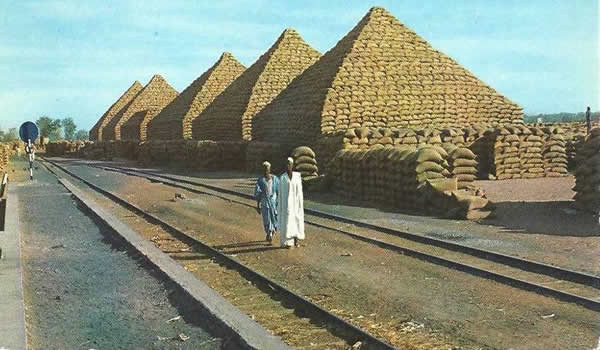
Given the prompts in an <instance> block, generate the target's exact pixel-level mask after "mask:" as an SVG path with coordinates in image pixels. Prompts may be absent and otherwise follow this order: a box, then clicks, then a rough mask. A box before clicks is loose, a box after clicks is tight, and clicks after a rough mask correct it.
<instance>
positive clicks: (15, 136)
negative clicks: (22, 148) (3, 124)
mask: <svg viewBox="0 0 600 350" xmlns="http://www.w3.org/2000/svg"><path fill="white" fill-rule="evenodd" d="M18 140H19V132H17V128H10V129H8V132H7V133H6V134H5V135H4V141H5V142H12V141H18Z"/></svg>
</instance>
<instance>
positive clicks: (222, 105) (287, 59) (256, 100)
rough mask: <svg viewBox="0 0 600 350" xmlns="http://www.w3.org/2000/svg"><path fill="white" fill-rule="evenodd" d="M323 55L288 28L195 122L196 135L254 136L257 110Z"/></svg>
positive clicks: (235, 138)
mask: <svg viewBox="0 0 600 350" xmlns="http://www.w3.org/2000/svg"><path fill="white" fill-rule="evenodd" d="M319 56H320V54H319V52H317V51H316V50H315V49H313V48H312V47H310V45H308V44H307V43H306V42H305V41H304V40H303V39H302V37H300V35H299V34H298V33H297V32H296V31H295V30H293V29H286V30H284V31H283V33H282V34H281V35H280V36H279V38H278V39H277V41H276V42H275V43H274V44H273V45H272V46H271V47H270V48H269V50H267V52H265V53H264V54H263V55H262V56H260V58H259V59H258V60H257V61H256V62H254V64H252V65H251V66H250V67H248V69H246V70H245V71H244V72H243V73H242V74H241V75H240V76H239V77H237V78H236V79H235V80H234V81H233V82H232V83H231V84H230V85H229V86H228V87H227V88H226V89H224V90H223V92H222V93H220V94H219V95H218V96H217V97H215V99H214V101H213V102H212V103H211V104H209V105H208V106H207V107H206V108H205V109H204V110H203V111H202V112H201V113H200V114H199V116H198V117H197V118H196V119H195V120H194V121H193V122H192V134H193V137H194V138H195V139H199V140H219V141H238V140H242V138H243V139H244V140H250V139H252V128H253V125H254V117H255V116H256V114H257V113H259V112H260V111H261V110H262V109H263V108H264V107H265V106H266V105H268V104H269V102H271V101H272V100H273V99H274V98H275V97H276V96H277V95H279V93H280V92H281V91H282V90H283V89H285V88H286V87H287V86H288V84H289V83H290V82H291V81H292V80H293V79H294V78H295V77H296V76H297V75H298V74H300V73H302V71H304V70H305V69H306V68H307V67H309V66H310V65H312V64H313V63H314V62H315V61H316V60H317V59H318V58H319Z"/></svg>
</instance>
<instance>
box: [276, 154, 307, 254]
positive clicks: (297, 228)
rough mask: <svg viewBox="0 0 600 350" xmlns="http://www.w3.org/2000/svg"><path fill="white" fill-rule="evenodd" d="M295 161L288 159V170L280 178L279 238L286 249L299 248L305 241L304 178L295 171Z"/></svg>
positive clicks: (278, 200)
mask: <svg viewBox="0 0 600 350" xmlns="http://www.w3.org/2000/svg"><path fill="white" fill-rule="evenodd" d="M293 169H294V159H292V158H288V159H287V170H286V171H285V172H284V173H283V174H281V177H280V178H279V195H278V199H277V212H278V213H279V215H278V219H279V225H278V226H279V238H280V241H281V246H282V247H285V248H292V247H294V246H296V247H299V246H300V244H299V243H298V241H299V240H303V239H304V196H303V194H302V177H301V176H300V173H299V172H295V171H293Z"/></svg>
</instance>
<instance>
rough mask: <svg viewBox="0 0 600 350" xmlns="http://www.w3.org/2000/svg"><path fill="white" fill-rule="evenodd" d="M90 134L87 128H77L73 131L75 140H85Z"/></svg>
mask: <svg viewBox="0 0 600 350" xmlns="http://www.w3.org/2000/svg"><path fill="white" fill-rule="evenodd" d="M89 136H90V134H89V133H88V131H87V130H77V132H76V133H75V140H80V141H87V140H89Z"/></svg>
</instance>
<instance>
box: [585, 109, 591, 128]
mask: <svg viewBox="0 0 600 350" xmlns="http://www.w3.org/2000/svg"><path fill="white" fill-rule="evenodd" d="M585 126H586V127H587V134H588V135H589V134H590V131H591V130H592V111H591V110H590V106H588V108H587V110H586V111H585Z"/></svg>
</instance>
